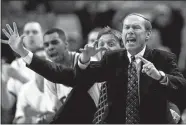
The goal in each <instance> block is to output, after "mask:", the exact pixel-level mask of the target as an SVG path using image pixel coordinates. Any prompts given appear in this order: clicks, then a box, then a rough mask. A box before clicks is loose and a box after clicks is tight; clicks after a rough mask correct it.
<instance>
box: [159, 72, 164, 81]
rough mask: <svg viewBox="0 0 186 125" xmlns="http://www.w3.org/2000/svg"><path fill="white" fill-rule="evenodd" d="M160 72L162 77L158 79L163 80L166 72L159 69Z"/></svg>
mask: <svg viewBox="0 0 186 125" xmlns="http://www.w3.org/2000/svg"><path fill="white" fill-rule="evenodd" d="M158 72H159V75H160V78H159V79H158V81H159V82H161V81H162V80H163V79H164V78H165V73H164V72H162V71H158Z"/></svg>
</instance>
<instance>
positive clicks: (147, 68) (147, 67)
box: [137, 56, 161, 80]
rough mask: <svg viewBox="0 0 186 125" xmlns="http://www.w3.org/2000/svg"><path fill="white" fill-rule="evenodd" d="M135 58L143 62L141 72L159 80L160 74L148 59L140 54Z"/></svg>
mask: <svg viewBox="0 0 186 125" xmlns="http://www.w3.org/2000/svg"><path fill="white" fill-rule="evenodd" d="M137 58H139V59H141V61H142V62H143V63H144V65H143V67H142V72H143V73H146V74H147V75H148V76H150V77H151V78H153V79H155V80H160V78H161V75H160V73H159V71H158V70H157V69H156V67H155V66H154V64H153V63H151V62H150V61H148V60H146V59H145V58H143V57H141V56H138V57H137Z"/></svg>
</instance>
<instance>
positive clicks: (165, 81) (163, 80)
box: [160, 71, 169, 85]
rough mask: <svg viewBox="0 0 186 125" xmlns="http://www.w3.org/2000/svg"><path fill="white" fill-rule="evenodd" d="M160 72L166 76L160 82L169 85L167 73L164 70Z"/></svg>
mask: <svg viewBox="0 0 186 125" xmlns="http://www.w3.org/2000/svg"><path fill="white" fill-rule="evenodd" d="M160 72H161V74H163V76H164V78H163V79H162V80H161V81H160V83H161V84H163V85H168V83H169V79H168V77H167V76H166V75H165V73H164V72H163V71H160Z"/></svg>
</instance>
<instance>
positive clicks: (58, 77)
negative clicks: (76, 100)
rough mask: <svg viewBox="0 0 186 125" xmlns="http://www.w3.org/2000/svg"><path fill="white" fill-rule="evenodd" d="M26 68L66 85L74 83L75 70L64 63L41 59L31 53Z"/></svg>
mask: <svg viewBox="0 0 186 125" xmlns="http://www.w3.org/2000/svg"><path fill="white" fill-rule="evenodd" d="M27 67H28V68H30V69H31V70H33V71H35V72H36V73H38V74H40V75H42V76H43V77H44V78H46V79H48V80H49V81H51V82H54V83H62V84H64V85H67V86H74V85H75V82H74V81H75V74H74V73H75V72H74V70H73V69H72V68H68V67H65V66H64V65H60V64H56V63H54V62H50V61H48V60H45V59H41V58H40V57H38V56H37V55H33V58H32V62H31V64H30V65H27Z"/></svg>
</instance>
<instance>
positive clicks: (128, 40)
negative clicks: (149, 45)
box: [127, 38, 136, 43]
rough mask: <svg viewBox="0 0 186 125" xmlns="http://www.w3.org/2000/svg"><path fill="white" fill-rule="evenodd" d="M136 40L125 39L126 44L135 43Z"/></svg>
mask: <svg viewBox="0 0 186 125" xmlns="http://www.w3.org/2000/svg"><path fill="white" fill-rule="evenodd" d="M135 42H136V38H127V43H135Z"/></svg>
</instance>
